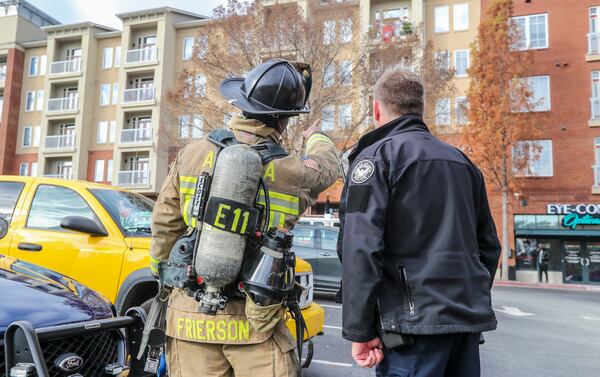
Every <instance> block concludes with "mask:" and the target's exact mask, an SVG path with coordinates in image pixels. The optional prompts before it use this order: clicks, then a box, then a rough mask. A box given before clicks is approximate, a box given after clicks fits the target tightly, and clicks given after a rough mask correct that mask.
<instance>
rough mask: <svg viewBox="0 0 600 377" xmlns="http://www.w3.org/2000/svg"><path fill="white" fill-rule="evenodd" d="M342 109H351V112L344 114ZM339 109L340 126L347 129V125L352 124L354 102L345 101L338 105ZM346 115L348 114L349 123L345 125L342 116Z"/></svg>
mask: <svg viewBox="0 0 600 377" xmlns="http://www.w3.org/2000/svg"><path fill="white" fill-rule="evenodd" d="M342 109H344V110H347V109H349V110H350V113H349V114H342ZM337 110H338V111H337V121H338V128H339V129H346V127H350V126H352V104H351V103H344V104H341V105H338V107H337ZM346 115H348V124H347V125H343V124H342V116H344V117H345V116H346Z"/></svg>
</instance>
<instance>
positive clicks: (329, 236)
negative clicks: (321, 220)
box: [321, 229, 338, 250]
mask: <svg viewBox="0 0 600 377" xmlns="http://www.w3.org/2000/svg"><path fill="white" fill-rule="evenodd" d="M337 240H338V232H336V231H335V230H324V229H321V249H323V250H337Z"/></svg>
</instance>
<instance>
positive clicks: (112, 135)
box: [108, 120, 117, 143]
mask: <svg viewBox="0 0 600 377" xmlns="http://www.w3.org/2000/svg"><path fill="white" fill-rule="evenodd" d="M116 128H117V121H116V120H111V121H110V126H109V128H108V142H109V143H114V142H115V129H116Z"/></svg>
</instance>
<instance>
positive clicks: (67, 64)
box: [50, 59, 81, 75]
mask: <svg viewBox="0 0 600 377" xmlns="http://www.w3.org/2000/svg"><path fill="white" fill-rule="evenodd" d="M79 72H81V59H73V60H63V61H59V62H53V63H52V64H51V65H50V74H51V75H65V74H68V73H79Z"/></svg>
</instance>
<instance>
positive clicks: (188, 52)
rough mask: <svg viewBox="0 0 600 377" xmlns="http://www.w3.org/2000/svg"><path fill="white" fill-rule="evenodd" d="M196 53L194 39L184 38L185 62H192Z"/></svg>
mask: <svg viewBox="0 0 600 377" xmlns="http://www.w3.org/2000/svg"><path fill="white" fill-rule="evenodd" d="M193 53H194V37H187V38H183V60H190V59H191V58H192V54H193Z"/></svg>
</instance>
